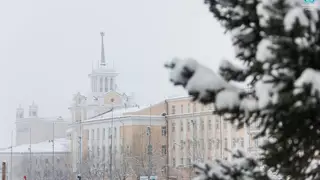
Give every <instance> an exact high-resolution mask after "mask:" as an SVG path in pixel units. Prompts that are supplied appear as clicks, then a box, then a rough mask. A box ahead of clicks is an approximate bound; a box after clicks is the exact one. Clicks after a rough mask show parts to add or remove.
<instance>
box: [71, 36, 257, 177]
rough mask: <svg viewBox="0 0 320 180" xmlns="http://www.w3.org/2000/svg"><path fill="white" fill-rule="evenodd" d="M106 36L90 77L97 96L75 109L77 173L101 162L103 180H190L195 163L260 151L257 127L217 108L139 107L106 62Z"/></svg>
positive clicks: (180, 102)
mask: <svg viewBox="0 0 320 180" xmlns="http://www.w3.org/2000/svg"><path fill="white" fill-rule="evenodd" d="M103 36H104V34H103V33H101V59H100V61H99V65H98V66H97V67H96V68H93V69H92V72H91V73H90V74H89V80H90V90H91V92H90V93H89V94H88V95H82V94H81V93H77V94H76V95H74V98H73V103H72V105H71V107H70V108H69V109H70V112H71V117H72V123H71V125H70V129H69V130H68V132H69V135H70V138H71V140H72V164H73V167H74V169H73V171H74V172H75V173H77V174H81V175H82V176H84V174H85V172H84V171H83V170H82V166H83V164H85V163H86V162H87V161H90V162H91V161H92V160H93V159H95V163H100V166H99V167H103V168H102V170H101V172H102V173H100V174H102V175H103V178H110V177H111V176H112V178H115V176H116V175H118V176H120V177H121V176H128V177H127V178H129V179H130V178H138V177H141V176H144V177H145V176H157V177H158V178H159V179H166V178H167V177H168V176H170V177H172V178H178V179H185V178H187V179H190V178H191V177H192V176H193V174H192V168H191V165H192V164H193V163H196V162H203V161H212V160H214V159H231V153H230V152H229V150H231V149H233V148H235V147H238V148H242V149H244V151H247V152H250V153H256V152H257V151H256V149H257V147H258V144H259V143H258V141H256V140H253V139H252V137H253V136H254V132H255V131H256V130H257V128H256V126H254V128H253V127H252V128H248V127H244V128H242V129H237V128H236V127H235V126H234V125H232V124H230V123H228V122H226V121H224V120H223V119H222V118H221V117H220V116H218V115H215V114H213V111H214V109H213V108H214V106H213V104H209V105H202V104H200V103H197V102H192V101H191V98H190V97H177V98H168V99H166V100H163V101H161V102H159V103H156V104H154V105H149V106H138V105H137V104H136V103H135V99H134V96H133V95H132V94H131V95H127V94H126V93H121V92H120V91H119V89H118V86H117V84H116V82H117V81H116V80H117V79H116V78H117V76H118V75H119V73H118V72H117V71H116V70H115V69H114V67H111V66H110V65H109V63H108V62H107V61H106V59H105V55H104V42H103ZM119 172H121V173H119ZM89 174H90V173H89ZM122 178H123V177H122Z"/></svg>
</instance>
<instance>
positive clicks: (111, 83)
mask: <svg viewBox="0 0 320 180" xmlns="http://www.w3.org/2000/svg"><path fill="white" fill-rule="evenodd" d="M110 90H114V89H113V77H111V78H110Z"/></svg>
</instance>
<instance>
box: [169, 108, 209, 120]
mask: <svg viewBox="0 0 320 180" xmlns="http://www.w3.org/2000/svg"><path fill="white" fill-rule="evenodd" d="M210 115H213V110H211V111H201V112H194V113H185V114H169V115H167V117H168V119H177V118H191V117H199V116H210Z"/></svg>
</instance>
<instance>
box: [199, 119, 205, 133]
mask: <svg viewBox="0 0 320 180" xmlns="http://www.w3.org/2000/svg"><path fill="white" fill-rule="evenodd" d="M200 122H201V130H202V131H204V120H203V117H201V118H200Z"/></svg>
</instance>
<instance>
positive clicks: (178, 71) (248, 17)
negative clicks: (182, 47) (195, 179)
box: [166, 0, 320, 180]
mask: <svg viewBox="0 0 320 180" xmlns="http://www.w3.org/2000/svg"><path fill="white" fill-rule="evenodd" d="M205 2H206V3H207V4H209V5H210V11H211V12H212V13H213V15H214V17H215V18H216V19H217V20H218V21H219V22H220V23H221V25H222V26H223V27H224V28H225V29H226V31H227V32H229V33H230V35H231V37H232V41H233V45H234V48H235V51H236V58H237V59H238V60H240V61H242V62H243V63H245V65H246V68H247V69H244V70H243V71H242V72H241V69H240V68H238V67H236V66H234V65H232V64H231V63H230V62H226V61H225V62H223V63H222V67H221V68H220V74H221V76H220V75H218V74H216V73H214V72H213V71H212V70H210V69H209V68H207V67H204V66H203V65H201V64H199V63H198V62H197V61H196V60H193V59H186V60H181V59H177V58H176V59H174V60H172V62H170V63H168V64H167V65H166V67H167V68H168V69H169V70H170V80H171V81H172V82H173V83H174V84H175V85H182V86H183V87H184V88H185V89H186V90H187V91H188V92H189V94H190V95H191V96H192V97H193V100H198V101H200V102H202V103H204V104H207V103H214V104H215V106H216V108H215V111H216V112H218V113H220V114H222V115H223V114H228V115H230V114H231V115H232V116H231V118H230V119H229V120H230V121H231V122H234V121H235V120H239V121H240V123H251V122H253V121H258V120H259V121H260V122H261V124H260V127H261V133H260V134H259V135H260V136H263V135H268V136H267V137H268V138H269V140H270V139H272V141H267V143H265V144H264V145H262V146H261V148H262V149H263V153H262V162H263V163H264V165H265V167H266V171H267V170H268V169H274V170H275V171H277V172H279V173H280V174H281V175H282V176H283V178H284V179H286V178H290V179H297V180H300V179H308V178H309V179H316V178H319V177H320V172H319V171H315V169H320V168H319V164H317V163H312V162H314V161H318V159H319V149H320V140H319V139H320V131H319V129H320V123H319V119H320V111H319V109H320V97H319V88H320V86H319V84H320V83H319V82H318V80H317V79H316V77H319V70H320V61H319V57H320V39H319V37H320V31H319V29H320V21H319V19H320V11H319V8H309V9H308V10H306V9H305V7H304V4H302V3H304V1H300V0H246V1H245V0H205ZM249 77H250V78H251V82H249V83H250V85H251V87H252V93H247V92H246V91H245V90H244V89H241V88H238V87H236V86H234V85H232V84H231V83H229V82H228V81H229V80H238V81H244V80H247V79H248V78H249ZM224 165H225V164H224ZM216 166H217V168H218V167H220V166H221V167H223V165H222V164H216V165H215V167H216ZM226 166H227V167H228V168H231V167H232V163H231V164H229V165H226ZM221 167H220V168H221ZM217 168H213V169H217ZM218 169H219V168H218ZM248 171H252V169H251V170H248ZM229 173H232V172H229ZM239 173H240V174H241V173H244V172H243V171H240V172H239ZM242 175H244V174H242ZM239 176H241V175H239ZM205 177H206V178H205V179H214V178H213V177H212V176H211V177H210V175H208V174H206V176H205ZM249 179H250V178H249ZM251 179H257V178H256V177H255V178H251Z"/></svg>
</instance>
